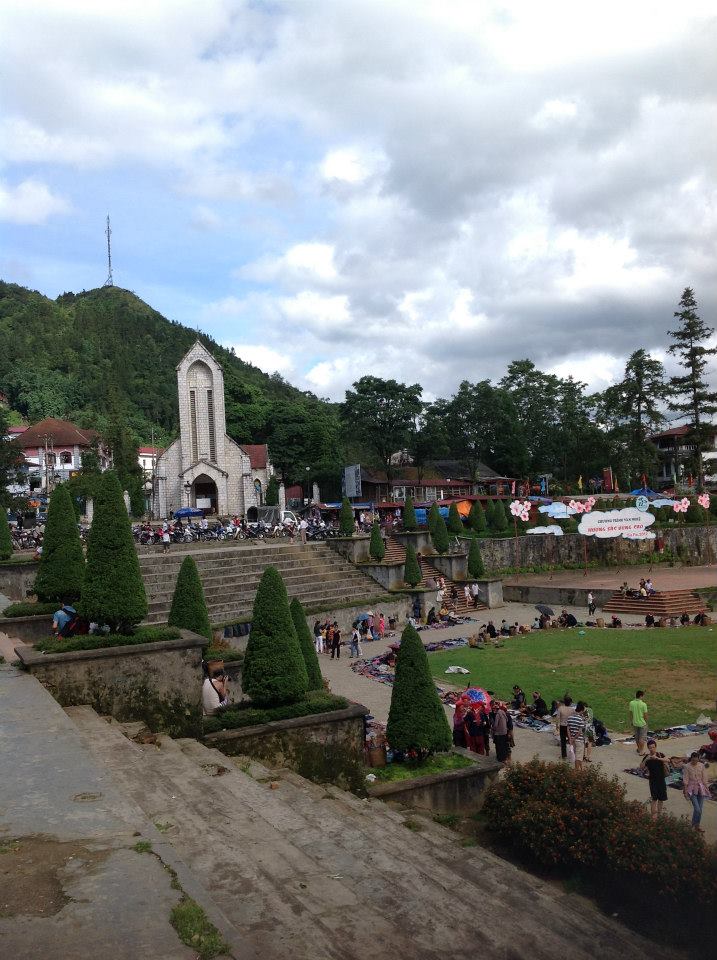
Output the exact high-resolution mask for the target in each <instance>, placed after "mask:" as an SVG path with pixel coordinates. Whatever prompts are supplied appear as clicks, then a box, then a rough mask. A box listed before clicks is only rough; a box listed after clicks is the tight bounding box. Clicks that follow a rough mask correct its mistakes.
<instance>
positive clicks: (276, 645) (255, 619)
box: [242, 567, 309, 707]
mask: <svg viewBox="0 0 717 960" xmlns="http://www.w3.org/2000/svg"><path fill="white" fill-rule="evenodd" d="M308 687H309V678H308V674H307V671H306V664H305V662H304V657H303V656H302V653H301V647H300V646H299V638H298V637H297V635H296V629H295V627H294V621H293V619H292V616H291V612H290V610H289V599H288V597H287V595H286V587H285V586H284V581H283V580H282V579H281V575H280V573H279V571H278V570H277V569H276V567H267V568H266V569H265V570H264V573H263V575H262V578H261V580H260V582H259V587H258V588H257V591H256V597H255V598H254V609H253V612H252V619H251V632H250V634H249V642H248V644H247V648H246V654H245V656H244V665H243V669H242V688H243V689H244V692H245V693H246V694H248V695H249V697H251V699H252V701H253V702H254V703H255V704H256V705H257V706H259V707H272V706H278V705H279V704H282V703H294V702H295V701H296V700H300V699H301V698H302V697H303V696H304V695H305V694H306V691H307V690H308Z"/></svg>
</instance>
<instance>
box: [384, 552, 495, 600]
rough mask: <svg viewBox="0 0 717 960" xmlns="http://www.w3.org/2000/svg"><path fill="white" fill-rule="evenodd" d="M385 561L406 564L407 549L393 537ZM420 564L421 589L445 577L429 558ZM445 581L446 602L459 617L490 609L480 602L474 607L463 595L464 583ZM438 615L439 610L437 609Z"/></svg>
mask: <svg viewBox="0 0 717 960" xmlns="http://www.w3.org/2000/svg"><path fill="white" fill-rule="evenodd" d="M384 559H385V560H391V561H394V562H397V561H399V560H400V561H401V562H405V560H406V548H405V547H404V546H403V544H402V543H400V541H398V540H397V539H396V538H395V537H393V536H389V537H388V538H387V540H386V556H385V558H384ZM418 563H419V565H420V567H421V574H422V576H421V583H420V586H421V587H427V586H428V584H429V582H430V581H436V580H437V578H438V577H441V576H443V574H442V573H441V572H440V570H439V569H438V568H437V567H434V566H433V564H432V563H431V561H430V560H429V559H428V558H427V557H419V558H418ZM444 580H445V581H446V588H445V602H446V603H447V604H448V605H449V607H451V606H453V607H454V608H455V612H456V613H457V614H458V615H459V616H461V617H469V616H470V615H471V612H472V611H475V610H487V609H488V607H487V606H486V604H485V603H482V602H481V601H480V600H479V601H478V606H477V607H474V606H473V601H472V600H471V602H470V603H468V601H467V600H466V598H465V595H464V593H463V588H464V586H465V584H464V583H454V581H453V580H449V579H448V578H447V577H444ZM453 586H455V588H456V590H457V591H458V596H457V598H456V599H455V601H452V600H451V588H452V587H453ZM432 605H433V604H432V603H428V607H429V608H430V607H431V606H432ZM436 613H438V609H436Z"/></svg>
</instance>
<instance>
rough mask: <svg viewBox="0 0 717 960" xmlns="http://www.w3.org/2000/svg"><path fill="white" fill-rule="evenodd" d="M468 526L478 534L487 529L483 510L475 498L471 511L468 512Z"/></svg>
mask: <svg viewBox="0 0 717 960" xmlns="http://www.w3.org/2000/svg"><path fill="white" fill-rule="evenodd" d="M468 526H469V527H470V528H471V530H474V531H475V532H476V533H477V534H479V535H480V534H481V533H485V532H486V530H487V529H488V524H487V522H486V518H485V510H484V509H483V504H482V503H481V502H480V500H476V501H475V502H474V504H473V506H472V507H471V512H470V513H469V514H468Z"/></svg>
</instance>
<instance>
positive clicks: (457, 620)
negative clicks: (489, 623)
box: [416, 617, 478, 632]
mask: <svg viewBox="0 0 717 960" xmlns="http://www.w3.org/2000/svg"><path fill="white" fill-rule="evenodd" d="M461 623H478V621H477V620H476V618H475V617H453V618H452V619H451V620H450V621H448V622H446V623H443V622H441V623H430V624H429V623H421V624H419V626H417V627H416V630H418V631H419V632H420V631H421V630H447V629H448V627H457V626H458V625H459V624H461Z"/></svg>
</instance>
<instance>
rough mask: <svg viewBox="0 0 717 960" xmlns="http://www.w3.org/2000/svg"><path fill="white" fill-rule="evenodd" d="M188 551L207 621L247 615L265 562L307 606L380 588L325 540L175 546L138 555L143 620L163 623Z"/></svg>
mask: <svg viewBox="0 0 717 960" xmlns="http://www.w3.org/2000/svg"><path fill="white" fill-rule="evenodd" d="M188 554H190V555H191V556H193V557H194V560H195V561H196V564H197V568H198V569H199V575H200V577H201V580H202V585H203V587H204V596H205V598H206V601H207V607H208V609H209V617H210V619H211V621H212V623H221V622H224V621H231V620H235V619H239V618H241V617H245V616H248V615H249V614H250V613H251V609H252V605H253V603H254V595H255V593H256V588H257V586H258V585H259V580H260V578H261V575H262V573H263V572H264V570H265V568H266V567H267V566H270V565H271V566H274V567H276V568H277V570H278V571H279V573H281V575H282V577H283V578H284V583H285V584H286V589H287V591H288V594H289V598H290V599H291V598H292V597H298V598H299V600H301V602H302V603H303V604H304V606H305V607H309V608H311V607H316V606H322V607H324V608H327V609H328V608H330V607H331V606H335V605H338V604H344V603H346V602H347V601H355V602H356V604H357V605H361V604H362V602H363V601H364V600H366V599H367V598H369V597H374V598H375V597H376V596H377V594H379V593H380V592H381V588H380V587H378V586H377V585H376V583H375V581H373V580H372V579H371V578H370V577H368V576H367V575H366V574H364V573H362V572H361V571H360V570H358V569H357V568H356V567H355V566H353V564H351V563H349V562H348V561H347V560H345V559H344V558H343V557H341V556H340V555H339V554H337V553H335V552H334V551H333V550H331V549H330V547H328V546H327V545H326V544H325V543H312V544H300V543H297V544H292V543H281V544H267V543H262V544H260V545H256V546H253V545H252V546H245V545H241V546H230V547H226V546H221V547H215V548H212V549H207V548H204V549H201V550H198V549H193V548H192V546H191V545H187V546H186V547H185V546H178V547H176V548H173V549H172V551H171V552H170V553H168V554H162V553H154V554H150V555H143V556H140V558H139V563H140V569H141V571H142V578H143V580H144V585H145V589H146V591H147V601H148V604H149V612H148V615H147V620H146V622H147V623H165V622H166V620H167V616H168V614H169V608H170V605H171V603H172V594H173V593H174V587H175V584H176V582H177V575H178V573H179V568H180V566H181V564H182V561H183V560H184V558H185V557H186V556H187V555H188ZM389 599H391V598H389V597H388V595H387V596H386V600H389Z"/></svg>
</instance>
